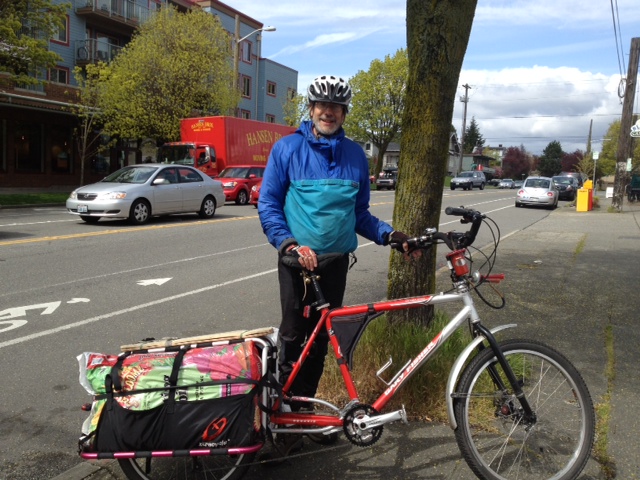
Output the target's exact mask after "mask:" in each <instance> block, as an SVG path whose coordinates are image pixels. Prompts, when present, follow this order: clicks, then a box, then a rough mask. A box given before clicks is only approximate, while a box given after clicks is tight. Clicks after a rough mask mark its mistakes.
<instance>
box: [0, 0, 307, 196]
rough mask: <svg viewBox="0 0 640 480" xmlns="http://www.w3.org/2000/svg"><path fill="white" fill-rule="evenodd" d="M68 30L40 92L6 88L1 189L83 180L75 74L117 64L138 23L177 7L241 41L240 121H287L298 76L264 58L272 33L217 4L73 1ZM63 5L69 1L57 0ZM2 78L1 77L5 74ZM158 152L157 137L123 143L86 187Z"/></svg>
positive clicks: (89, 174)
mask: <svg viewBox="0 0 640 480" xmlns="http://www.w3.org/2000/svg"><path fill="white" fill-rule="evenodd" d="M68 1H70V3H71V8H70V9H69V11H68V13H67V18H66V23H65V28H64V29H60V31H59V32H58V35H57V36H56V38H52V39H50V41H49V48H50V50H52V51H55V52H56V53H58V54H59V55H60V56H61V57H62V61H61V62H60V63H59V64H58V65H56V67H55V68H52V69H50V70H49V71H48V72H47V76H46V81H45V82H44V84H43V85H39V86H37V87H29V88H21V87H20V86H18V85H15V86H13V87H10V88H3V89H0V187H42V188H46V187H51V186H69V187H70V190H71V189H72V188H74V187H76V186H78V185H79V182H80V160H79V158H78V153H77V151H76V149H75V148H74V145H75V143H74V138H73V131H74V128H75V127H76V124H77V118H76V117H75V116H74V115H73V114H72V113H71V112H70V111H69V108H68V98H69V91H70V90H71V89H72V88H73V87H74V86H75V80H74V78H73V69H74V67H75V66H84V65H87V64H89V63H92V62H97V61H105V62H110V61H111V60H112V59H113V58H114V57H115V56H116V55H117V54H118V52H119V51H120V50H121V49H122V48H123V47H124V46H125V45H126V44H127V43H128V42H129V41H130V40H131V36H132V35H133V33H134V31H135V29H136V28H137V26H138V25H140V24H142V23H144V22H145V21H146V20H148V19H149V17H150V15H152V14H153V13H154V12H155V11H157V10H158V9H161V8H163V7H166V6H167V5H173V6H175V7H176V8H178V9H179V10H181V11H186V10H188V9H193V8H202V9H204V10H205V11H207V12H209V13H211V14H212V15H217V16H218V17H219V19H220V21H221V23H222V25H223V27H224V28H225V29H226V30H227V31H228V32H229V37H230V41H231V42H233V44H234V45H235V42H236V41H237V40H241V41H240V42H239V43H238V44H237V53H238V55H237V57H238V58H237V60H236V59H235V57H234V58H230V59H229V61H230V62H235V64H236V65H237V74H238V80H239V86H240V89H241V92H242V99H241V102H240V104H239V106H238V109H237V111H236V116H238V117H243V118H249V119H253V120H260V121H264V122H273V123H284V112H283V105H284V104H285V103H286V101H287V99H288V98H291V97H293V96H295V95H296V93H297V92H296V89H297V83H298V72H297V71H296V70H294V69H292V68H289V67H287V66H285V65H281V64H279V63H277V62H274V61H271V60H269V59H265V58H262V56H261V48H262V41H263V37H264V38H266V39H268V36H269V35H277V33H264V32H263V31H262V29H264V28H265V25H263V24H262V23H261V22H259V21H258V20H255V19H253V18H251V17H249V16H247V15H244V14H243V13H242V12H239V11H237V10H235V9H233V8H232V7H230V6H228V5H226V4H224V3H222V2H219V1H217V0H68ZM53 3H63V0H53ZM1 75H3V74H2V73H0V76H1ZM154 148H155V140H154V139H121V140H119V141H118V143H117V145H116V146H115V147H109V148H105V149H104V151H103V152H101V154H100V155H97V156H96V158H92V159H89V160H88V164H85V170H84V182H83V183H90V182H92V181H97V180H99V179H100V178H102V177H103V176H104V175H105V173H109V172H111V171H115V170H116V169H118V168H120V167H121V166H124V165H130V164H134V163H141V162H142V161H143V159H144V158H146V157H147V156H149V155H150V153H151V150H153V149H154Z"/></svg>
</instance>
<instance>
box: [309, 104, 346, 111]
mask: <svg viewBox="0 0 640 480" xmlns="http://www.w3.org/2000/svg"><path fill="white" fill-rule="evenodd" d="M315 107H316V108H317V109H318V110H331V111H332V112H333V113H338V112H340V111H341V110H342V105H340V104H338V103H329V102H316V103H315Z"/></svg>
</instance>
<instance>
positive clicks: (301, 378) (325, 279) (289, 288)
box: [278, 255, 349, 397]
mask: <svg viewBox="0 0 640 480" xmlns="http://www.w3.org/2000/svg"><path fill="white" fill-rule="evenodd" d="M348 270H349V256H348V255H344V257H341V258H338V259H336V260H334V261H333V262H331V263H330V264H329V265H327V266H326V267H325V268H323V270H322V271H321V272H320V287H321V288H322V293H323V294H324V298H325V300H326V301H327V302H329V305H330V308H336V307H340V306H342V299H343V297H344V290H345V288H346V285H347V271H348ZM278 280H279V281H280V304H281V306H282V323H281V324H280V331H279V338H278V343H279V346H280V350H279V358H278V363H279V365H280V373H281V377H280V378H281V381H282V383H283V384H284V382H285V381H286V379H287V378H288V377H289V374H290V373H291V370H292V369H293V363H294V362H295V361H296V360H297V359H298V357H299V356H300V354H301V353H302V349H303V347H304V344H305V342H306V341H307V339H308V338H309V336H310V335H311V333H312V332H313V329H314V328H315V326H316V324H317V323H318V320H320V312H317V311H315V309H313V308H312V309H311V316H310V317H309V318H305V317H304V316H303V310H304V307H305V306H307V305H310V304H312V303H313V302H315V301H316V298H315V295H314V293H313V289H312V287H311V285H308V286H307V289H306V294H305V285H304V283H303V281H302V277H301V275H300V270H299V269H293V268H289V267H285V266H284V265H282V263H281V262H278ZM303 297H304V299H303ZM328 342H329V336H328V335H327V332H326V330H322V331H321V332H320V334H319V335H318V337H316V341H315V343H314V346H313V348H312V349H311V352H310V353H309V356H308V357H307V359H306V360H305V362H304V364H303V365H302V369H301V370H300V371H299V372H298V375H297V376H296V379H295V380H294V382H293V385H292V387H291V391H290V394H292V395H296V396H303V397H314V396H315V394H316V390H317V389H318V383H320V377H321V376H322V371H323V369H324V358H325V356H326V354H327V349H328Z"/></svg>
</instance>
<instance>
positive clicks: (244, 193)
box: [236, 190, 249, 205]
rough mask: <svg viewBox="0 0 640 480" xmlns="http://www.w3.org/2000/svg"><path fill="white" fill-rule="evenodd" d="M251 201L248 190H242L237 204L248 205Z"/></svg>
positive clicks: (237, 198)
mask: <svg viewBox="0 0 640 480" xmlns="http://www.w3.org/2000/svg"><path fill="white" fill-rule="evenodd" d="M248 201H249V195H247V191H246V190H240V191H239V192H238V196H237V197H236V205H246V204H247V202H248Z"/></svg>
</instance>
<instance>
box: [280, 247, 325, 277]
mask: <svg viewBox="0 0 640 480" xmlns="http://www.w3.org/2000/svg"><path fill="white" fill-rule="evenodd" d="M286 254H287V255H293V256H297V257H298V262H300V265H302V267H303V268H306V269H307V270H309V271H310V272H313V270H314V269H315V268H316V267H317V266H318V258H317V256H316V252H314V251H313V250H311V248H310V247H307V246H306V245H292V246H291V247H289V248H288V249H287V251H286Z"/></svg>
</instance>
